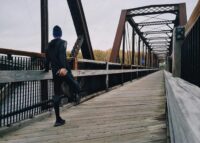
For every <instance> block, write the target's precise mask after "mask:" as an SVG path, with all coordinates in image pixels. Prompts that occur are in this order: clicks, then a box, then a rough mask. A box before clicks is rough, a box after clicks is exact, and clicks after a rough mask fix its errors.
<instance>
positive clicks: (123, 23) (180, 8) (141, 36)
mask: <svg viewBox="0 0 200 143" xmlns="http://www.w3.org/2000/svg"><path fill="white" fill-rule="evenodd" d="M186 19H187V18H186V5H185V3H179V4H165V5H150V6H144V7H138V8H133V9H125V10H122V12H121V16H120V20H119V25H118V29H117V33H116V36H115V40H114V44H113V48H112V52H111V56H110V61H111V62H119V61H120V60H119V59H120V58H121V63H124V61H125V59H127V58H129V57H125V54H124V56H120V52H121V51H122V53H126V52H125V51H123V50H126V49H127V48H126V46H127V45H126V44H124V43H125V42H124V41H126V40H130V41H131V42H130V43H131V48H129V49H131V50H130V51H127V53H128V52H132V53H131V54H129V55H132V57H131V59H132V60H131V61H132V63H131V64H138V65H144V66H149V67H155V66H158V61H159V59H164V58H166V56H170V55H171V53H172V41H173V40H172V38H173V29H174V28H175V27H176V26H182V25H185V24H186ZM127 25H128V26H129V28H126V27H127ZM128 30H129V33H130V31H131V32H132V33H133V34H132V35H131V36H132V37H131V38H128V37H127V36H126V35H127V31H128ZM122 42H123V43H122ZM120 49H122V50H120ZM123 58H125V59H123ZM154 63H157V64H154Z"/></svg>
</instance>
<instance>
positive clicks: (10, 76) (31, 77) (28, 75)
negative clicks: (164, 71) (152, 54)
mask: <svg viewBox="0 0 200 143" xmlns="http://www.w3.org/2000/svg"><path fill="white" fill-rule="evenodd" d="M156 70H158V69H119V70H73V71H72V74H73V75H74V76H75V77H87V76H98V75H110V74H121V73H131V72H132V73H134V72H143V71H156ZM52 78H53V77H52V74H51V71H49V72H44V71H39V70H38V71H37V70H24V71H21V70H18V71H16V70H15V71H1V72H0V83H10V82H22V81H40V80H49V79H52Z"/></svg>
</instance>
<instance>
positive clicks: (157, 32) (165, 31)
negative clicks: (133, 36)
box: [142, 30, 172, 35]
mask: <svg viewBox="0 0 200 143" xmlns="http://www.w3.org/2000/svg"><path fill="white" fill-rule="evenodd" d="M166 33H172V30H161V31H144V32H142V34H145V35H149V34H166Z"/></svg>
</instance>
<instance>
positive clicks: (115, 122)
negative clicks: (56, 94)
mask: <svg viewBox="0 0 200 143" xmlns="http://www.w3.org/2000/svg"><path fill="white" fill-rule="evenodd" d="M165 102H166V99H165V96H164V78H163V72H162V71H159V72H156V73H153V74H151V75H148V76H146V77H144V78H141V79H140V80H137V81H134V82H132V83H128V84H125V85H124V86H122V87H119V88H118V89H115V90H112V91H110V92H107V93H105V94H102V95H101V96H98V97H96V98H93V99H91V100H89V101H87V102H84V103H82V104H81V105H79V106H75V107H72V108H70V109H67V110H64V111H62V112H61V115H62V117H63V118H64V119H66V124H65V125H64V126H61V127H53V123H54V117H50V118H46V119H44V120H42V121H40V122H35V123H32V124H31V125H29V126H26V127H24V128H22V129H20V130H17V131H16V132H13V133H10V134H9V135H6V136H4V137H3V138H0V142H3V143H4V142H5V143H6V142H9V143H36V142H40V143H43V142H45V143H68V142H70V143H73V142H78V143H102V142H109V143H111V142H113V143H164V142H166V121H165Z"/></svg>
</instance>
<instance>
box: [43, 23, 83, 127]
mask: <svg viewBox="0 0 200 143" xmlns="http://www.w3.org/2000/svg"><path fill="white" fill-rule="evenodd" d="M53 37H54V39H53V40H52V41H51V42H50V43H49V45H48V48H47V50H46V65H45V71H49V63H51V68H52V74H53V81H54V93H55V95H54V96H53V103H54V110H55V115H56V122H55V124H54V126H61V125H63V124H65V120H63V119H62V118H61V117H60V110H59V105H60V101H61V95H62V94H63V92H62V89H61V84H62V83H63V82H66V83H67V84H68V85H69V87H70V89H71V90H72V91H73V93H74V96H75V100H76V102H77V103H79V101H80V97H79V92H80V87H79V85H78V83H77V82H76V81H75V80H74V78H73V75H72V73H71V70H70V67H69V64H68V62H67V57H66V48H67V42H66V41H64V40H62V39H61V37H62V30H61V28H60V27H59V26H57V25H56V26H54V28H53Z"/></svg>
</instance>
